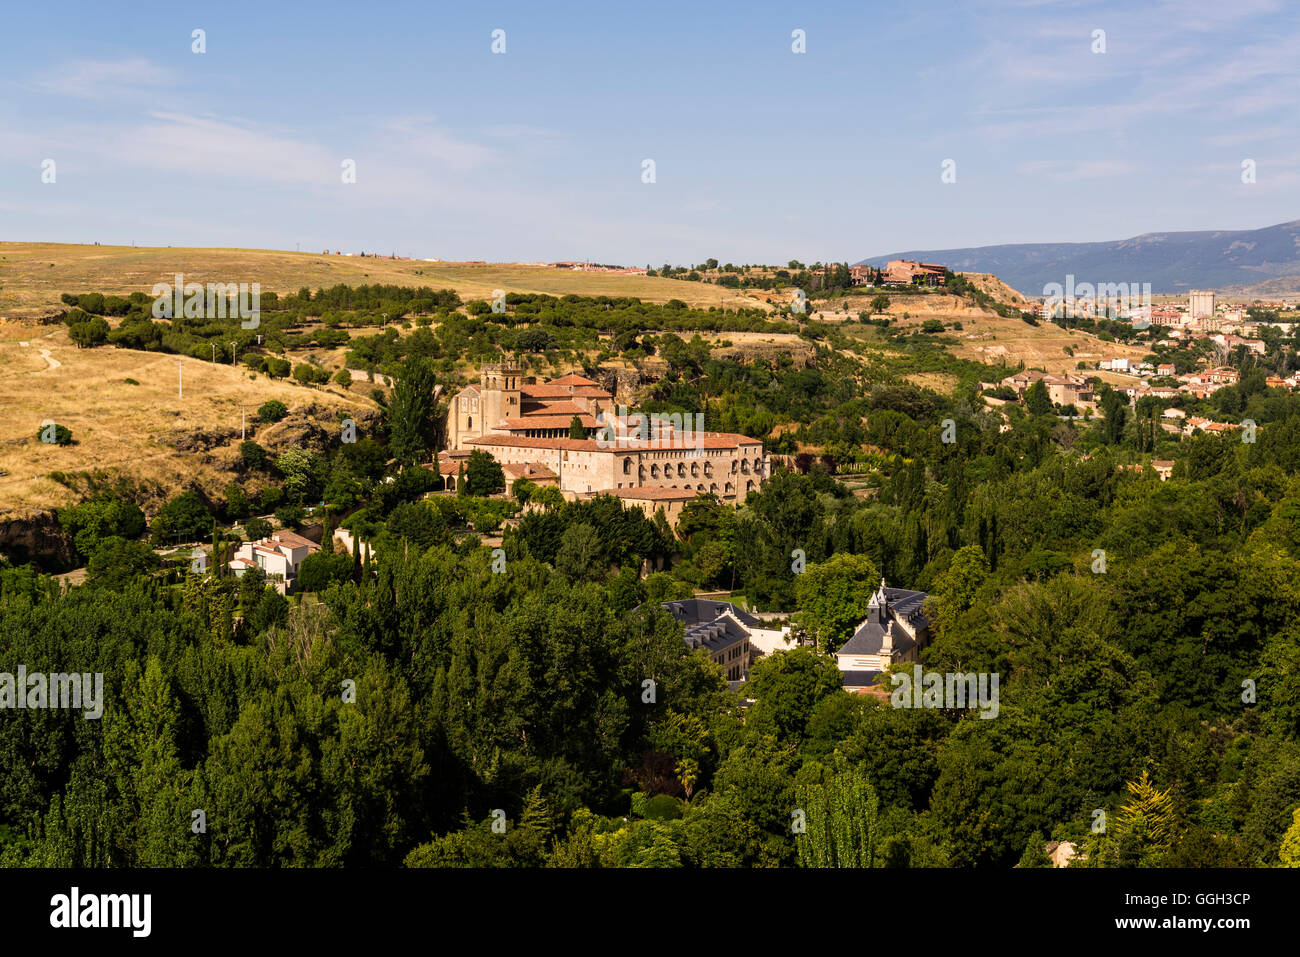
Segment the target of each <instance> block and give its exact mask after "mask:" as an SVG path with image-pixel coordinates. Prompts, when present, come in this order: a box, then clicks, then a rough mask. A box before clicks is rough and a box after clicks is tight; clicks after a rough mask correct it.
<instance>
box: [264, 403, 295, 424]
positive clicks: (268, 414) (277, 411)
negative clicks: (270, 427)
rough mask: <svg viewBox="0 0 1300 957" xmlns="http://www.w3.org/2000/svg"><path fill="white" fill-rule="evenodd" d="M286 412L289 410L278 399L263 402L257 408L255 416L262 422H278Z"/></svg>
mask: <svg viewBox="0 0 1300 957" xmlns="http://www.w3.org/2000/svg"><path fill="white" fill-rule="evenodd" d="M288 414H289V410H288V409H287V408H285V405H284V403H283V402H281V401H280V400H279V399H272V400H271V401H269V402H263V403H262V405H261V406H260V407H258V410H257V417H258V418H259V419H261V420H262V421H263V422H279V421H280V420H281V419H283V418H284V417H285V416H286V415H288Z"/></svg>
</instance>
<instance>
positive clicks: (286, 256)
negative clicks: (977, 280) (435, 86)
mask: <svg viewBox="0 0 1300 957" xmlns="http://www.w3.org/2000/svg"><path fill="white" fill-rule="evenodd" d="M176 273H184V274H185V276H186V279H187V280H192V281H195V282H248V283H253V282H257V283H261V285H262V289H263V290H264V291H266V292H279V293H286V292H295V291H297V290H298V289H299V288H300V287H302V286H308V287H310V288H311V289H313V290H315V289H319V288H322V287H325V288H328V287H330V286H333V285H336V284H338V283H345V284H347V285H350V286H360V285H365V284H367V283H369V284H375V283H383V284H390V285H397V286H431V287H433V288H434V289H454V290H456V292H457V293H458V294H459V295H460V296H461V298H462V299H486V298H489V297H490V296H491V295H492V291H493V290H495V289H504V290H505V291H506V292H532V293H546V294H549V295H554V296H563V295H567V294H570V293H572V294H575V295H585V296H632V297H636V298H639V299H644V300H646V301H648V302H667V301H668V300H670V299H680V300H682V301H683V302H685V303H686V304H687V305H690V306H699V307H702V308H706V309H707V308H708V307H709V306H728V307H731V308H733V309H734V308H742V307H744V308H755V307H758V308H766V307H765V306H764V304H763V303H761V302H759V301H758V300H756V299H754V298H752V297H750V296H747V295H745V294H744V293H741V292H738V291H736V290H731V289H725V288H723V287H720V286H714V285H709V284H706V283H699V282H686V281H685V280H680V279H662V278H660V277H658V276H622V275H617V274H614V273H598V272H575V271H573V270H565V269H555V268H553V267H550V266H534V265H521V264H513V263H487V264H476V263H454V262H436V263H435V262H423V261H420V260H412V259H381V258H377V257H376V258H371V257H369V256H367V257H366V258H364V259H362V258H360V257H357V256H339V255H329V256H325V255H322V254H320V253H295V252H282V251H279V250H264V249H198V248H181V247H171V246H166V247H135V246H73V245H64V244H60V243H0V318H6V317H7V318H13V319H23V318H33V317H36V316H41V315H47V314H49V313H50V312H52V311H57V310H59V309H61V308H63V307H62V306H61V305H60V303H59V296H60V294H62V293H65V292H91V291H94V292H102V293H105V294H117V295H125V294H128V293H131V292H136V291H143V292H149V290H150V289H152V287H153V285H154V283H157V282H171V281H172V280H173V279H174V277H175V274H176Z"/></svg>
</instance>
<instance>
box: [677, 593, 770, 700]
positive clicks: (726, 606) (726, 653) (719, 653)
mask: <svg viewBox="0 0 1300 957" xmlns="http://www.w3.org/2000/svg"><path fill="white" fill-rule="evenodd" d="M660 607H662V608H664V609H665V610H666V611H668V612H669V613H671V614H672V616H673V617H674V618H676V619H677V620H678V621H679V622H681V624H682V626H683V627H684V628H685V629H686V635H685V638H686V647H688V648H691V649H697V648H699V649H703V650H704V651H705V652H706V653H707V654H708V656H709V657H710V658H711V659H713V661H715V662H716V663H717V664H718V665H720V666H721V667H722V671H723V673H724V674H725V675H726V678H727V680H728V681H730V682H732V683H733V685H734V684H736V683H738V682H741V681H744V680H745V679H746V678H747V677H748V675H749V664H750V657H751V655H752V654H753V653H754V651H755V649H757V651H758V653H760V654H766V653H770V652H772V651H776V650H780V649H783V648H787V647H789V645H790V640H791V639H790V628H789V626H786V627H784V628H769V627H767V624H766V623H765V622H764V621H763V620H762V619H761V618H758V617H757V616H755V615H751V614H750V613H749V612H747V611H745V609H743V608H741V607H740V606H738V605H735V604H733V603H731V602H729V601H714V600H712V599H709V598H688V599H685V600H683V601H666V602H664V603H663V605H662V606H660Z"/></svg>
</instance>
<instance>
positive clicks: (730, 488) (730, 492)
mask: <svg viewBox="0 0 1300 957" xmlns="http://www.w3.org/2000/svg"><path fill="white" fill-rule="evenodd" d="M724 490H725V491H726V493H727V494H728V495H735V494H736V486H734V485H732V484H731V483H730V482H728V483H727V484H726V485H725V486H724Z"/></svg>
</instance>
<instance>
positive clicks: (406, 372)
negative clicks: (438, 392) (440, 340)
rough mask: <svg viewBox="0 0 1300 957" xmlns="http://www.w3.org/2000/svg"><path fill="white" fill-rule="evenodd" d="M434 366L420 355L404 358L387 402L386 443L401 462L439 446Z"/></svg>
mask: <svg viewBox="0 0 1300 957" xmlns="http://www.w3.org/2000/svg"><path fill="white" fill-rule="evenodd" d="M434 385H435V382H434V374H433V367H432V366H431V365H430V364H429V361H428V360H427V359H425V358H424V357H423V356H412V357H411V358H409V359H407V360H406V363H405V364H404V365H403V367H402V372H401V375H400V376H399V377H398V380H397V385H396V386H395V387H394V388H393V394H392V396H391V397H390V399H389V403H388V429H389V447H390V448H391V449H392V453H393V457H394V458H396V459H397V461H398V462H400V463H402V464H403V465H414V464H415V463H416V462H420V461H423V460H425V459H427V458H429V455H430V453H432V452H433V451H434V450H436V449H437V448H438V446H439V444H440V443H439V436H437V435H436V434H435V426H436V419H437V411H438V410H437V406H436V404H435V402H434V398H433V387H434Z"/></svg>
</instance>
